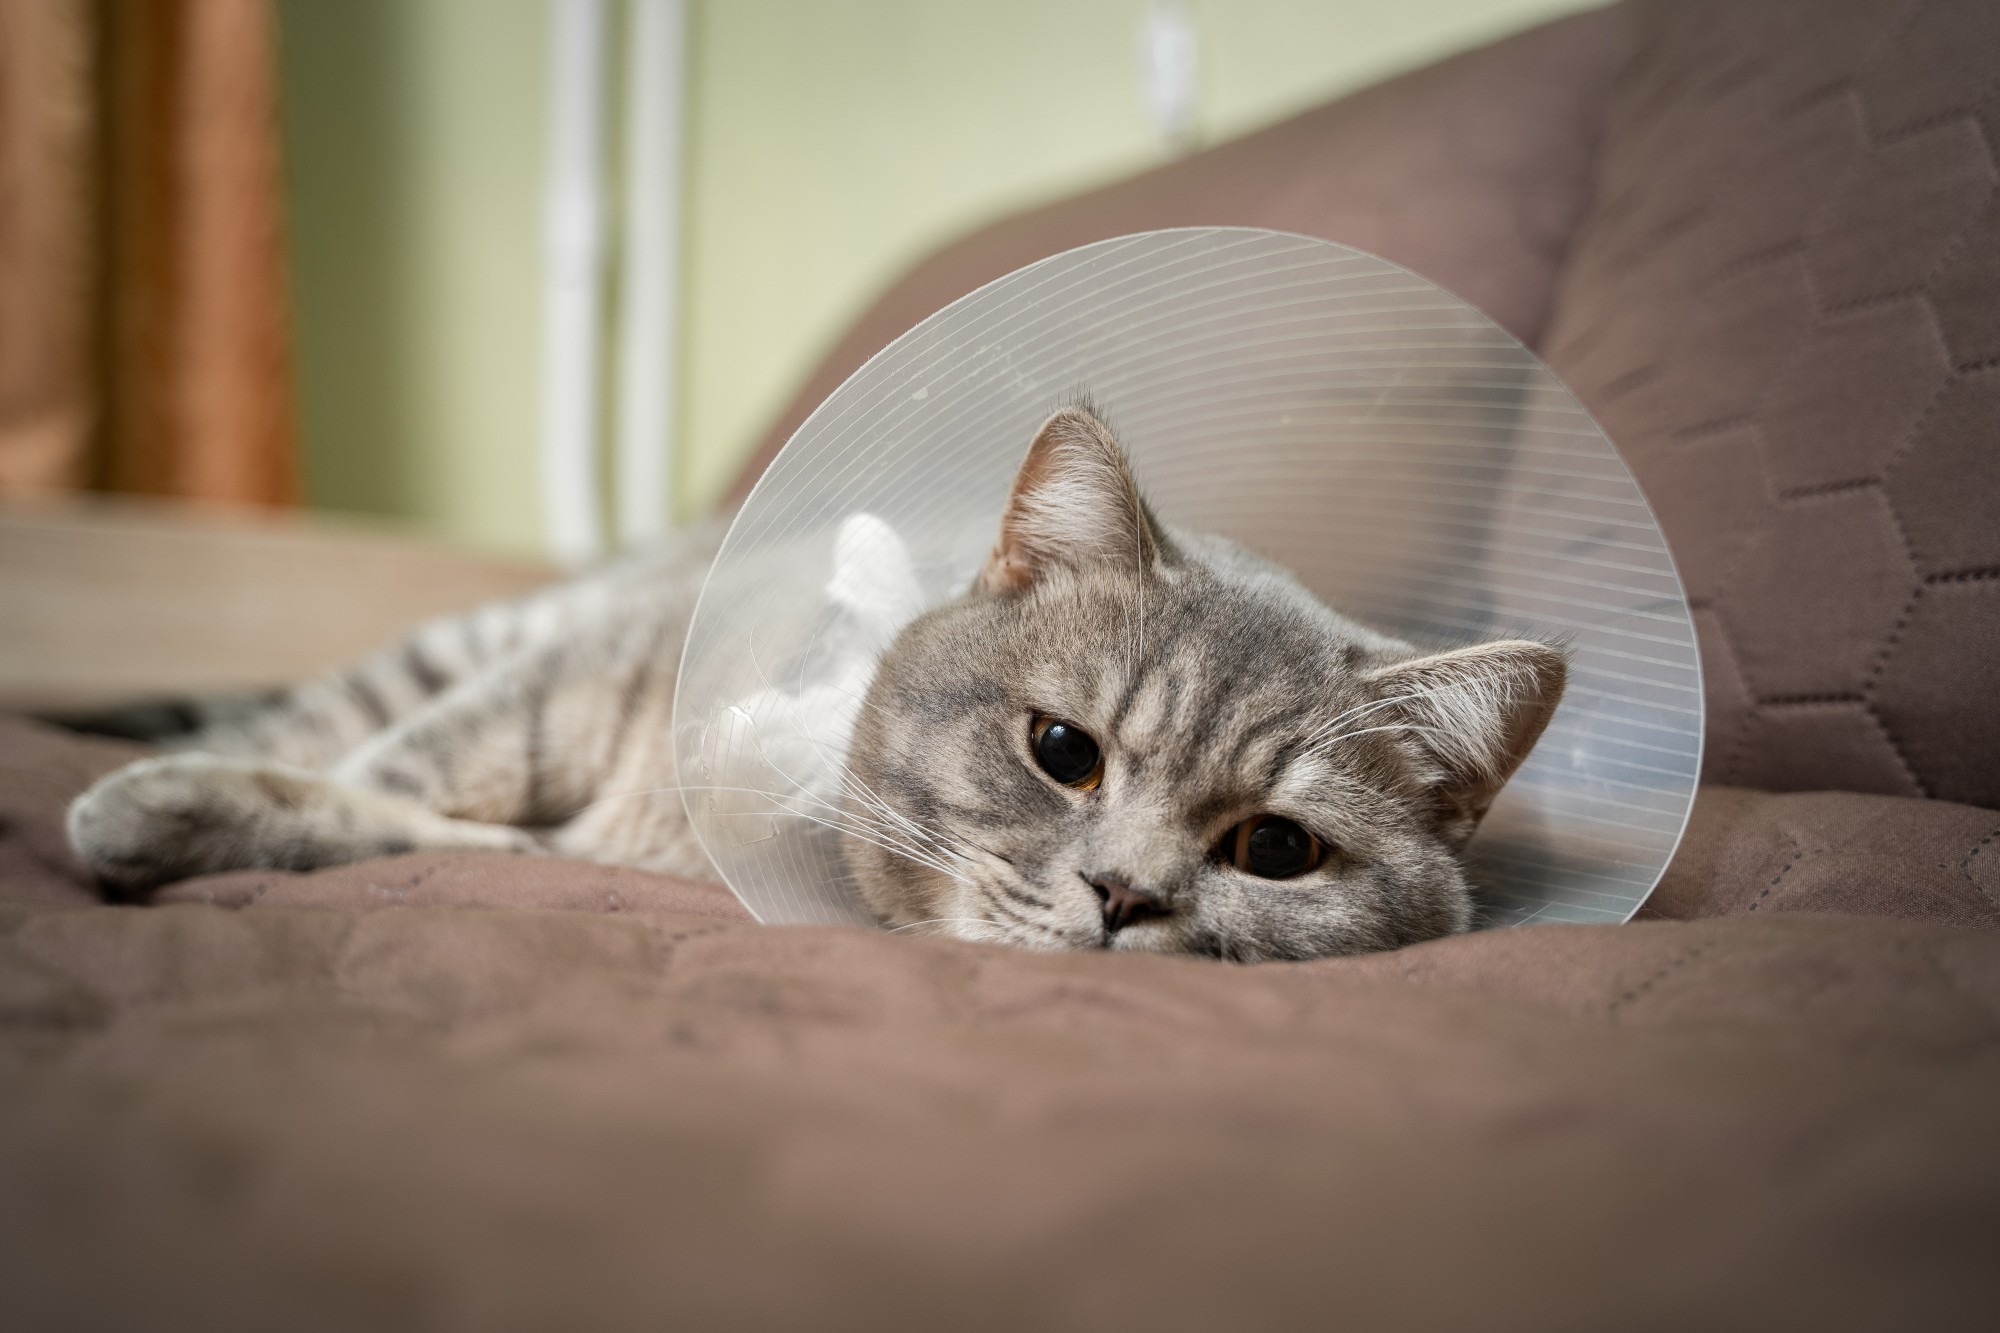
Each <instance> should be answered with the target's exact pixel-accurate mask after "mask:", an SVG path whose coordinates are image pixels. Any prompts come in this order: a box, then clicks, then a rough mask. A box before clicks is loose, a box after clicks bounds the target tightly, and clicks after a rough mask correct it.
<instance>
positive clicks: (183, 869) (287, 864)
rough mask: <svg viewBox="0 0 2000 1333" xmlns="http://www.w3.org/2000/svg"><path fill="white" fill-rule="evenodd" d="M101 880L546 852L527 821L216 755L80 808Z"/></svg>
mask: <svg viewBox="0 0 2000 1333" xmlns="http://www.w3.org/2000/svg"><path fill="white" fill-rule="evenodd" d="M69 837H70V844H71V846H73V847H75V848H76V851H77V854H78V855H79V856H81V857H82V858H83V859H84V861H85V862H86V863H87V864H88V865H89V866H90V868H91V869H92V870H93V871H95V872H96V874H97V876H98V878H99V879H100V880H101V881H102V882H103V883H104V884H105V885H106V886H107V887H108V888H111V889H113V890H115V891H118V892H121V893H126V894H134V893H141V892H144V891H145V890H147V889H151V888H154V887H157V886H158V885H161V884H167V883H171V882H172V881H174V880H178V879H186V878H188V877H190V876H192V875H202V874H212V873H214V872H216V871H222V870H251V869H259V870H314V869H318V868H319V867H321V866H333V865H345V864H347V863H348V862H351V861H360V860H363V859H365V858H368V857H371V856H394V855H399V854H401V853H404V852H412V851H416V850H418V849H419V848H424V847H454V848H468V849H481V850H493V851H512V852H534V851H538V850H540V847H539V844H538V843H537V842H536V841H535V838H534V836H533V835H532V834H531V833H529V832H528V831H527V830H525V829H518V828H510V827H507V826H505V825H499V824H478V823H472V822H469V821H465V820H457V819H447V818H445V817H443V816H441V815H437V814H433V813H432V812H431V811H428V810H425V809H423V808H422V807H420V806H417V805H414V804H412V803H410V802H408V801H404V800H402V799H400V798H398V797H393V796H389V795H386V794H383V793H380V792H371V791H364V790H361V789H358V788H355V787H350V786H346V785H344V784H341V783H337V782H334V781H331V780H330V779H327V778H324V777H321V776H320V775H318V774H316V773H308V772H306V771H304V770H302V769H294V768H287V767H284V766H283V765H280V764H271V763H258V762H255V761H250V760H243V759H228V758H223V757H221V756H218V755H212V754H174V755H166V756H163V757H160V758H157V759H142V760H140V761H139V762H138V763H136V764H129V765H127V766H126V767H124V768H121V769H119V770H118V771H117V772H115V773H113V774H111V775H110V776H109V777H106V778H104V779H103V780H102V781H100V782H99V783H98V784H97V785H96V786H94V787H92V788H91V789H90V790H89V791H86V792H85V793H84V794H83V795H81V796H79V797H77V798H76V800H75V802H74V803H72V804H71V806H70V808H69Z"/></svg>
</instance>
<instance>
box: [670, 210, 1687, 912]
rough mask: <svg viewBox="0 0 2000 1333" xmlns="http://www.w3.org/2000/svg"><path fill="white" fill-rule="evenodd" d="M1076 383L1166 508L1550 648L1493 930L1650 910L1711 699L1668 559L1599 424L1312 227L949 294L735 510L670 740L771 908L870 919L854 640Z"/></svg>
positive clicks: (932, 579) (720, 837) (751, 885)
mask: <svg viewBox="0 0 2000 1333" xmlns="http://www.w3.org/2000/svg"><path fill="white" fill-rule="evenodd" d="M1080 395H1087V396H1088V397H1089V399H1090V400H1091V401H1092V402H1093V403H1094V404H1096V406H1097V407H1098V408H1100V409H1101V410H1102V411H1103V412H1104V414H1105V415H1106V416H1107V418H1108V419H1109V420H1110V421H1111V423H1112V425H1113V426H1114V428H1115V429H1116V431H1117V433H1118V436H1119V438H1120V440H1121V442H1122V443H1123V444H1124V445H1125V447H1126V450H1127V452H1128V454H1129V455H1130V457H1131V460H1132V464H1133V469H1134V471H1135V473H1136V474H1137V476H1138V479H1139V483H1140V486H1141V488H1142V489H1143V490H1144V492H1145V493H1146V496H1147V498H1148V500H1149V501H1150V502H1151V503H1152V505H1153V507H1154V509H1155V510H1156V511H1157V512H1158V514H1159V515H1160V517H1161V518H1162V520H1163V521H1165V522H1166V523H1167V524H1169V525H1170V526H1174V527H1179V528H1184V529H1192V530H1199V531H1208V532H1216V533H1220V534H1222V535H1224V536H1227V537H1231V538H1234V539H1235V540H1237V541H1239V542H1241V543H1243V544H1244V545H1246V546H1248V547H1250V548H1251V549H1253V550H1255V551H1257V552H1259V553H1261V554H1263V555H1265V556H1267V557H1269V558H1271V559H1273V560H1275V561H1277V562H1279V563H1280V564H1283V565H1285V566H1286V567H1287V568H1289V569H1291V570H1292V571H1293V572H1294V573H1295V574H1297V575H1298V576H1299V578H1300V579H1302V580H1303V581H1304V582H1305V583H1306V584H1307V586H1309V587H1311V588H1312V589H1313V591H1314V592H1316V593H1318V594H1319V595H1320V596H1321V597H1322V598H1324V599H1325V600H1326V601H1327V602H1328V603H1330V604H1331V605H1332V606H1334V607H1335V608H1336V609H1338V610H1340V611H1342V612H1345V613H1347V614H1349V615H1351V616H1353V617H1355V618H1357V619H1359V620H1361V621H1363V622H1364V623H1367V624H1370V625H1372V626H1374V627H1376V628H1379V629H1382V630H1385V631H1388V632H1390V633H1393V634H1397V635H1400V636H1402V637H1405V638H1407V639H1410V640H1412V641H1414V642H1416V643H1418V644H1420V645H1434V646H1440V647H1442V646H1449V645H1456V644H1464V643H1468V642H1472V641H1475V640H1479V639H1486V638H1495V637H1502V636H1515V635H1525V636H1530V637H1537V638H1543V639H1547V640H1560V641H1563V642H1566V643H1567V644H1568V645H1569V646H1570V648H1571V651H1572V659H1571V663H1572V666H1571V677H1570V685H1569V689H1568V692H1567V694H1566V695H1565V697H1564V700H1563V703H1562V706H1561V708H1560V709H1559V710H1558V711H1557V713H1556V716H1555V719H1554V721H1553V722H1552V723H1551V724H1550V726H1549V729H1548V731H1547V732H1546V733H1545V734H1544V735H1543V737H1542V739H1541V742H1540V744H1538V745H1537V746H1536V748H1535V750H1534V753H1533V754H1532V755H1531V756H1530V758H1529V760H1528V762H1527V763H1526V764H1525V765H1524V766H1523V767H1522V769H1521V770H1520V771H1519V772H1518V773H1517V774H1516V775H1515V777H1514V779H1513V780H1512V781H1511V782H1510V783H1509V784H1508V785H1507V787H1506V789H1505V790H1504V791H1503V792H1502V793H1501V795H1500V797H1499V799H1498V801H1497V802H1496V803H1495V804H1494V806H1493V808H1492V811H1491V813H1489V814H1488V816H1487V818H1486V821H1485V823H1484V824H1483V825H1482V826H1481V828H1480V831H1479V833H1478V835H1477V836H1476V837H1475V838H1474V840H1473V842H1472V844H1471V847H1470V849H1469V851H1468V864H1469V868H1470V872H1471V877H1472V879H1473V881H1474V883H1475V884H1476V886H1477V891H1478V894H1479V898H1480V907H1481V911H1480V919H1481V922H1482V924H1485V925H1518V924H1521V923H1524V922H1528V921H1577V922H1604V921H1614V922H1615V921H1623V920H1625V919H1627V918H1628V917H1630V916H1631V915H1632V913H1633V912H1635V911H1636V910H1637V909H1638V907H1639V905H1640V904H1641V903H1642V902H1644V901H1645V898H1646V895H1647V894H1648V893H1649V892H1651V890H1652V888H1653V885H1654V884H1655V883H1656V882H1657V881H1658V879H1659V877H1660V874H1661V873H1662V872H1663V871H1664V869H1665V868H1666V864H1667V861H1668V859H1669V858H1670V857H1671V856H1672V854H1673V851H1674V847H1675V845H1676V844H1677V842H1678V841H1679V839H1680V835H1681V830H1682V828H1683V827H1684V825H1685V823H1686V820H1687V813H1688V808H1689V806H1690V804H1691V803H1692V801H1693V797H1694V788H1695V780H1696V774H1697V771H1698V769H1699V767H1700V754H1701V735H1702V692H1701V677H1700V670H1699V666H1698V663H1697V659H1696V653H1695V636H1694V630H1693V627H1692V625H1691V623H1690V621H1689V618H1688V609H1687V604H1686V601H1685V599H1684V598H1683V596H1682V593H1681V586H1680V581H1679V578H1678V577H1677V575H1676V574H1675V571H1674V565H1673V561H1672V559H1671V557H1670V556H1669V555H1668V552H1667V547H1666V542H1665V540H1664V539H1663V538H1662V536H1661V534H1660V530H1659V527H1658V525H1657V524H1656V523H1655V522H1654V520H1653V516H1652V512H1651V511H1650V510H1649V509H1648V507H1647V505H1646V502H1645V499H1644V498H1643V497H1642V496H1641V495H1640V493H1639V489H1638V487H1637V486H1636V485H1635V484H1634V483H1633V481H1632V477H1631V474H1630V473H1629V472H1628V471H1627V470H1626V468H1625V466H1624V464H1623V463H1622V462H1620V460H1619V458H1618V455H1617V452H1616V451H1615V450H1614V449H1613V448H1612V445H1611V442H1610V441H1609V440H1608V439H1607V438H1606V437H1605V435H1604V433H1603V431H1602V430H1600V429H1599V428H1598V426H1597V424H1596V422H1594V421H1592V420H1591V418H1590V416H1589V415H1588V414H1587V413H1586V412H1585V411H1584V410H1583V408H1582V407H1581V406H1579V405H1578V403H1577V402H1576V400H1575V398H1573V397H1572V396H1571V394H1570V393H1569V391H1568V390H1567V389H1566V388H1564V386H1563V385H1562V383H1561V382H1560V381H1558V380H1557V379H1556V377H1555V376H1554V375H1553V374H1552V373H1551V372H1550V371H1549V369H1548V368H1547V367H1546V366H1544V365H1543V364H1542V363H1541V362H1540V361H1539V360H1537V359H1536V358H1535V356H1534V355H1533V354H1532V353H1531V352H1529V351H1528V350H1527V349H1526V348H1525V347H1523V346H1522V345H1521V344H1520V342H1518V341H1517V340H1516V339H1515V338H1513V337H1512V336H1510V335H1509V334H1508V333H1507V332H1505V331H1504V330H1503V329H1501V328H1500V327H1499V326H1498V325H1496V324H1495V323H1494V322H1493V321H1492V320H1490V319H1488V318H1487V317H1486V316H1485V315H1483V314H1481V313H1480V312H1479V311H1477V310H1475V309H1473V308H1472V307H1471V306H1469V305H1467V304H1465V303H1464V302H1463V301H1461V300H1459V299H1458V298H1457V297H1455V296H1453V295H1451V293H1449V292H1447V291H1445V290H1444V289H1442V288H1440V287H1438V286H1437V285H1436V284H1434V283H1431V282H1427V281H1425V280H1424V279H1422V278H1420V277H1417V276H1416V275H1414V274H1412V273H1410V272H1408V271H1406V270H1404V269H1401V268H1398V267H1397V266H1395V265H1394V264H1391V263H1388V262H1387V261H1385V260H1382V259H1378V258H1376V257H1375V256H1373V255H1368V254H1364V253H1362V252H1360V251H1356V250H1350V249H1348V248H1346V247H1344V246H1340V245H1335V244H1332V243H1330V242H1327V241H1321V240H1315V239H1312V238H1309V237H1303V236H1293V235H1288V234H1284V233H1279V232H1269V231H1260V230H1253V229H1245V228H1194V229H1183V230H1173V231H1158V232H1147V233H1143V234H1140V235H1136V236H1125V237H1120V238H1117V239H1115V240H1109V241H1103V242H1099V243H1097V244H1094V245H1088V246H1084V247H1082V248H1080V249H1077V250H1071V251H1069V252H1067V253H1064V254H1060V255H1056V256H1054V257H1053V258H1050V259H1046V260H1043V261H1041V262H1039V263H1036V264H1032V265H1029V266H1028V267H1026V268H1023V269H1021V270H1019V271H1017V272H1015V273H1012V274H1009V275H1008V276H1007V277H1004V278H1001V279H999V280H998V281H996V282H993V283H990V284H988V285H987V286H985V287H983V288H981V289H980V290H978V291H976V292H974V293H972V294H971V295H970V296H967V297H965V298H963V299H962V300H959V301H957V302H954V303H953V304H952V305H950V306H948V307H946V308H945V309H944V310H941V311H939V312H938V313H937V314H935V315H933V316H931V317H930V318H929V319H927V320H925V321H924V322H923V323H922V324H920V325H918V326H917V327H916V328H914V329H912V330H910V332H908V333H906V334H904V335H903V336H902V337H901V338H899V339H897V340H896V341H895V342H894V343H892V344H891V345H890V346H889V347H887V348H885V349H884V350H883V351H882V352H881V353H880V354H878V355H877V356H876V357H875V358H874V359H873V360H871V361H870V362H869V363H868V364H867V365H865V366H863V367H862V368H861V369H860V370H859V371H857V372H855V374H854V375H853V377H852V378H850V379H849V380H848V381H847V382H846V383H845V384H843V385H842V386H841V387H840V388H839V389H838V390H837V391H835V392H834V394H833V395H832V396H831V397H829V398H828V399H827V400H826V401H825V402H824V403H822V404H821V405H820V407H819V409H818V410H817V411H816V412H814V413H813V415H812V416H811V417H810V418H808V419H807V421H806V422H805V424H804V425H803V426H801V427H800V428H799V430H798V432H797V433H796V434H795V435H793V437H792V438H791V440H790V442H789V443H788V444H787V445H786V446H785V448H784V450H783V452H781V453H780V454H779V455H778V457H777V459H776V460H775V461H774V462H773V463H772V464H771V466H770V468H769V470H768V471H767V472H766V473H765V474H764V476H763V478H762V480H761V481H760V482H759V483H758V485H757V487H756V489H755V490H754V491H753V492H752V493H751V495H750V497H749V499H748V500H747V501H746V502H745V504H744V506H743V509H742V511H741V513H740V514H739V515H738V517H737V519H736V522H735V524H734V526H733V527H732V528H731V530H730V532H729V535H728V537H727V539H726V540H725V542H724V544H723V546H722V551H721V555H720V556H719V558H718V559H717V561H716V564H715V568H714V572H713V573H712V574H711V575H710V577H709V581H708V584H707V587H706V588H705V590H704V592H703V594H702V598H701V603H700V606H699V608H698V609H697V611H696V613H695V617H694V623H693V625H692V627H691V629H690V632H689V636H688V643H687V649H686V654H685V656H684V658H683V659H682V666H681V676H680V687H679V689H680V693H679V698H678V701H677V705H676V721H675V752H676V758H677V760H678V762H679V765H680V773H681V780H682V782H683V783H684V784H686V790H685V793H684V798H685V800H686V803H687V808H688V813H689V816H690V818H691V819H692V820H693V822H694V827H695V829H696V831H697V833H698V834H699V836H700V838H701V840H702V843H703V845H704V846H705V847H706V848H707V850H708V853H709V855H710V856H711V857H713V858H714V861H715V863H716V865H717V866H718V867H719V868H720V869H721V871H722V874H723V876H724V877H725V878H726V879H727V881H728V883H729V885H730V887H731V888H732V889H733V890H735V892H736V894H737V896H738V897H740V898H741V899H742V900H743V902H744V904H745V905H746V906H747V907H749V909H750V910H751V911H752V912H753V913H755V914H756V915H757V917H758V918H760V919H761V920H764V921H770V922H843V921H847V922H859V923H866V922H868V921H869V920H870V918H869V916H868V914H867V913H866V911H865V910H864V909H863V908H862V907H861V905H860V903H859V900H858V899H857V897H856V896H855V894H854V892H853V889H852V886H851V884H850V882H849V878H848V875H847V872H846V870H845V868H844V866H843V864H842V861H841V858H840V854H839V850H838V845H837V839H836V834H835V832H834V827H833V826H834V825H837V824H838V822H839V820H840V816H839V813H838V810H837V807H838V805H839V801H840V783H841V780H842V775H841V763H840V761H841V758H842V750H843V748H844V746H845V744H846V736H847V733H848V730H849V728H850V727H851V724H852V721H853V718H854V717H855V715H856V714H857V713H858V711H859V709H860V707H861V696H862V694H863V693H864V692H865V689H866V685H867V681H868V679H869V673H870V671H871V670H872V664H873V660H874V656H875V655H876V654H877V653H879V651H880V650H881V648H882V647H883V646H884V645H885V644H886V643H887V642H888V641H889V639H890V638H891V637H892V636H893V634H894V633H895V631H896V629H897V628H899V627H900V625H901V624H902V623H904V622H906V621H907V620H908V618H909V617H910V616H912V615H914V614H915V613H916V612H917V611H919V610H920V609H921V608H922V607H924V606H928V605H933V604H936V603H937V602H940V601H944V600H946V599H949V598H951V597H954V596H957V595H958V594H960V593H962V592H963V591H964V590H965V588H966V587H967V585H968V584H969V582H970V580H971V578H972V576H973V574H974V573H975V571H976V570H977V569H978V568H979V565H980V562H981V560H982V559H983V557H984V555H985V553H986V551H987V550H988V548H989V547H990V546H991V544H992V541H993V537H994V533H995V529H996V526H997V524H998V521H999V516H1000V510H1001V506H1002V504H1003V502H1004V501H1005V499H1006V497H1007V492H1008V485H1009V482H1010V481H1011V480H1012V477H1013V473H1014V470H1015V468H1016V467H1017V466H1018V465H1019V463H1020V461H1021V458H1022V455H1023V454H1024V452H1025V451H1026V448H1027V445H1028V441H1029V439H1030V438H1031V437H1032V435H1033V433H1034V430H1035V428H1036V427H1037V426H1038V425H1039V424H1040V423H1041V421H1042V420H1043V419H1044V418H1045V417H1046V416H1047V415H1048V414H1049V412H1050V411H1052V410H1053V409H1054V408H1056V407H1058V406H1061V405H1062V404H1064V403H1066V402H1071V401H1074V400H1075V399H1076V398H1077V397H1078V396H1080ZM864 516H866V517H864ZM837 569H846V570H850V571H851V570H855V569H859V570H861V571H863V572H864V573H865V572H867V571H870V570H873V571H876V573H875V574H873V575H871V576H870V577H871V578H872V579H873V583H874V586H872V587H870V588H867V589H864V590H862V591H861V592H860V593H856V592H855V591H854V589H853V588H851V587H849V588H846V589H843V586H842V584H841V580H840V579H839V578H837V577H835V574H836V570H837ZM850 581H851V579H850Z"/></svg>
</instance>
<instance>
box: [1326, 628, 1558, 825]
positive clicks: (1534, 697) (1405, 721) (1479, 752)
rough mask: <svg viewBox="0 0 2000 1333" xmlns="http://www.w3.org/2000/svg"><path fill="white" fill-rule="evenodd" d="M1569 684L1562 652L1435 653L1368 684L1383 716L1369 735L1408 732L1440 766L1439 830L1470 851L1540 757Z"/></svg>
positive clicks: (1520, 645)
mask: <svg viewBox="0 0 2000 1333" xmlns="http://www.w3.org/2000/svg"><path fill="white" fill-rule="evenodd" d="M1568 678H1569V664H1568V662H1567V661H1565V660H1564V658H1563V654H1562V653H1561V652H1560V651H1559V650H1557V649H1554V648H1551V647H1549V646H1548V645H1547V644H1545V643H1534V642H1532V641H1529V640H1525V639H1507V640H1502V641H1501V642H1498V643H1482V644H1476V645H1474V646H1473V647H1470V648H1459V649H1455V650H1453V651H1451V652H1444V653H1433V654H1431V655H1430V656H1428V657H1419V658H1415V659H1413V660H1410V661H1406V662H1397V663H1395V664H1393V665H1391V666H1387V667H1383V668H1381V669H1379V670H1377V671H1374V672H1372V673H1370V674H1369V676H1368V677H1367V680H1368V682H1369V684H1370V685H1372V686H1373V687H1374V689H1375V692H1376V697H1377V698H1378V699H1380V700H1381V701H1382V706H1381V707H1380V708H1379V709H1378V710H1377V711H1376V713H1375V715H1374V718H1371V719H1370V720H1369V721H1367V722H1365V723H1364V724H1363V725H1364V726H1369V727H1401V728H1405V729H1406V731H1405V734H1406V735H1407V736H1408V737H1409V739H1410V740H1411V741H1413V742H1414V743H1415V744H1416V745H1417V746H1418V747H1419V748H1420V749H1421V750H1423V751H1424V753H1425V755H1426V757H1427V758H1429V759H1430V760H1431V761H1432V762H1433V764H1434V766H1435V768H1434V778H1433V784H1432V785H1433V791H1434V793H1435V798H1436V802H1437V816H1438V821H1439V823H1440V825H1441V826H1442V827H1443V830H1444V832H1445V834H1446V836H1447V837H1450V838H1452V839H1453V840H1455V841H1463V840H1464V839H1465V838H1468V837H1470V836H1471V835H1472V830H1473V829H1474V828H1476V827H1477V826H1478V824H1479V820H1480V818H1481V817H1482V816H1483V815H1485V813H1486V808H1487V807H1488V806H1490V805H1491V804H1492V803H1493V798H1494V797H1495V796H1497V795H1499V794H1500V788H1501V787H1503V786H1505V785H1506V782H1507V779H1508V778H1510V777H1512V776H1513V775H1514V770H1515V769H1517V768H1519V767H1520V766H1521V761H1522V760H1524V759H1526V758H1527V757H1528V751H1530V750H1532V749H1534V747H1535V742H1536V741H1537V740H1538V739H1540V738H1541V734H1542V730H1543V728H1545V727H1547V726H1548V724H1549V719H1550V718H1551V717H1552V716H1554V714H1555V711H1556V705H1557V704H1559V703H1561V702H1562V696H1563V686H1564V685H1565V684H1566V683H1567V681H1568ZM1377 719H1379V720H1377Z"/></svg>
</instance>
